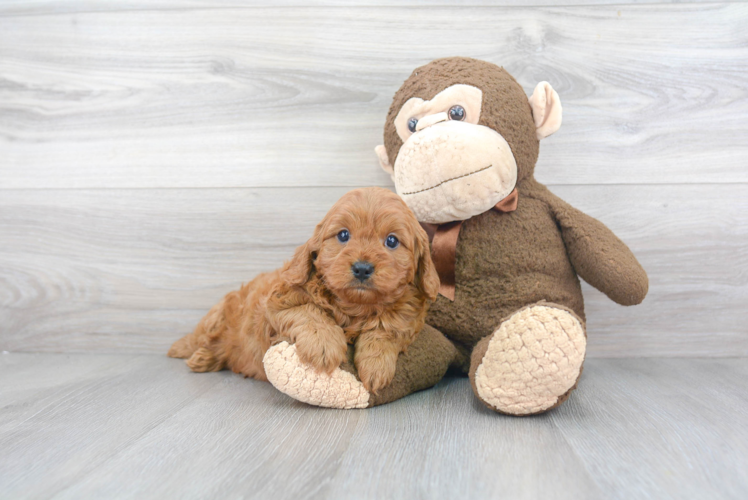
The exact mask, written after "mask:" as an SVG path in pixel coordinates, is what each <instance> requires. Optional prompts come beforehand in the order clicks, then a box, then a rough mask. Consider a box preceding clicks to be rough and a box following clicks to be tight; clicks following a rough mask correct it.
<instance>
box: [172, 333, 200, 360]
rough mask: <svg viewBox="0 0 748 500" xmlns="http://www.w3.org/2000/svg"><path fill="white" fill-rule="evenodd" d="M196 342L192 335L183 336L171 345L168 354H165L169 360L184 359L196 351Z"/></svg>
mask: <svg viewBox="0 0 748 500" xmlns="http://www.w3.org/2000/svg"><path fill="white" fill-rule="evenodd" d="M196 344H197V342H196V341H195V336H194V335H193V334H189V335H185V336H184V337H182V338H181V339H179V340H177V341H176V342H174V343H173V344H172V345H171V348H170V349H169V352H167V353H166V355H167V356H169V357H170V358H182V359H186V358H189V357H190V356H192V354H193V353H194V352H195V351H197V345H196Z"/></svg>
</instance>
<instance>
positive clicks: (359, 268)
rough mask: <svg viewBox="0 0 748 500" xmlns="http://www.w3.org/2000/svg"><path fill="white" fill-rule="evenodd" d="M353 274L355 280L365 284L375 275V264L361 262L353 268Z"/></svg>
mask: <svg viewBox="0 0 748 500" xmlns="http://www.w3.org/2000/svg"><path fill="white" fill-rule="evenodd" d="M351 272H352V273H353V277H354V278H356V279H357V280H359V281H360V282H362V283H363V282H364V281H366V280H368V279H369V278H370V277H371V275H372V274H374V264H372V263H371V262H366V261H365V260H359V261H358V262H356V263H355V264H353V265H352V266H351Z"/></svg>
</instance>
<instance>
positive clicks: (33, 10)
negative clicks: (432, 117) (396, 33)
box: [0, 0, 740, 16]
mask: <svg viewBox="0 0 748 500" xmlns="http://www.w3.org/2000/svg"><path fill="white" fill-rule="evenodd" d="M733 1H735V0H733ZM737 1H740V0H737ZM676 2H677V3H725V2H724V1H722V2H720V0H665V1H662V0H626V1H625V2H621V1H620V0H557V1H555V2H553V5H572V6H579V5H590V6H592V5H611V4H612V5H621V6H628V5H636V4H648V3H676ZM547 5H549V3H548V2H547V0H501V1H498V2H495V1H491V0H376V1H374V0H307V1H302V0H215V1H212V0H109V1H107V2H100V1H97V0H74V1H71V0H3V1H2V2H0V15H6V16H10V15H16V16H19V15H20V16H24V15H25V16H28V15H33V16H40V15H41V16H43V15H50V14H62V13H65V14H68V13H89V12H118V11H123V10H125V11H127V10H156V9H158V10H171V9H177V10H179V9H226V8H237V7H349V8H350V7H382V6H393V7H420V8H428V7H431V8H433V7H461V8H465V7H478V6H491V7H538V6H541V7H542V6H547Z"/></svg>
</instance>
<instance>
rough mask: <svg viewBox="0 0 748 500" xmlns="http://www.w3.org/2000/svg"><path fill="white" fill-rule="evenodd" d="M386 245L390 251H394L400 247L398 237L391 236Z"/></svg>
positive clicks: (388, 237)
mask: <svg viewBox="0 0 748 500" xmlns="http://www.w3.org/2000/svg"><path fill="white" fill-rule="evenodd" d="M384 245H385V246H386V247H387V248H389V249H390V250H394V249H396V248H397V247H398V246H400V240H398V239H397V236H395V235H394V234H391V235H389V236H387V238H386V239H385V240H384Z"/></svg>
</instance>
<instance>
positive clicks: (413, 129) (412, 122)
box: [408, 118, 418, 133]
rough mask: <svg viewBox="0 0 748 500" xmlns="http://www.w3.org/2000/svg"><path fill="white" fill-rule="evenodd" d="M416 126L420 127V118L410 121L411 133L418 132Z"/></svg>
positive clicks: (409, 128)
mask: <svg viewBox="0 0 748 500" xmlns="http://www.w3.org/2000/svg"><path fill="white" fill-rule="evenodd" d="M416 125H418V118H411V119H410V120H408V130H410V132H411V133H414V132H415V131H416Z"/></svg>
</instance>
